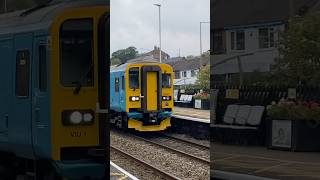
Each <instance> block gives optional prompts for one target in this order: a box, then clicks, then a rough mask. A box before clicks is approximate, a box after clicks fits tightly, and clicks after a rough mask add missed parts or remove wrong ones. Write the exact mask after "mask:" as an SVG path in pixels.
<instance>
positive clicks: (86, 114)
mask: <svg viewBox="0 0 320 180" xmlns="http://www.w3.org/2000/svg"><path fill="white" fill-rule="evenodd" d="M93 121H94V111H92V110H65V111H63V112H62V124H63V125H65V126H71V125H91V124H93Z"/></svg>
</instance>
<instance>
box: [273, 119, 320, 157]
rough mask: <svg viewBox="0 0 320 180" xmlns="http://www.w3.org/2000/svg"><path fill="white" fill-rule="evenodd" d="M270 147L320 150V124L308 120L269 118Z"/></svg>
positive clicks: (291, 149) (292, 149)
mask: <svg viewBox="0 0 320 180" xmlns="http://www.w3.org/2000/svg"><path fill="white" fill-rule="evenodd" d="M267 128H268V129H267V132H268V134H267V143H268V147H269V148H270V149H279V150H290V151H320V141H319V139H320V124H319V123H315V122H312V121H306V120H281V119H271V120H267Z"/></svg>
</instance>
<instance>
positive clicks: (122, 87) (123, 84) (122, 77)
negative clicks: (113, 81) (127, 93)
mask: <svg viewBox="0 0 320 180" xmlns="http://www.w3.org/2000/svg"><path fill="white" fill-rule="evenodd" d="M124 86H125V83H124V76H121V89H122V90H124Z"/></svg>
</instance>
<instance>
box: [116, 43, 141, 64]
mask: <svg viewBox="0 0 320 180" xmlns="http://www.w3.org/2000/svg"><path fill="white" fill-rule="evenodd" d="M137 55H138V51H137V48H135V47H133V46H130V47H128V48H126V49H120V50H118V51H115V52H113V53H112V55H111V56H112V57H111V59H119V60H120V62H121V63H125V62H127V60H129V59H134V58H136V57H137Z"/></svg>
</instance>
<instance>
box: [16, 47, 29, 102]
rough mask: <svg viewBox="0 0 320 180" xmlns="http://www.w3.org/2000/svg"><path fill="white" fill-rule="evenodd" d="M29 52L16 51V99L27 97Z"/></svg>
mask: <svg viewBox="0 0 320 180" xmlns="http://www.w3.org/2000/svg"><path fill="white" fill-rule="evenodd" d="M29 74H30V52H29V51H28V50H20V51H17V54H16V83H15V84H16V89H15V91H16V92H15V93H16V96H17V97H28V96H29V76H30V75H29Z"/></svg>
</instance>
